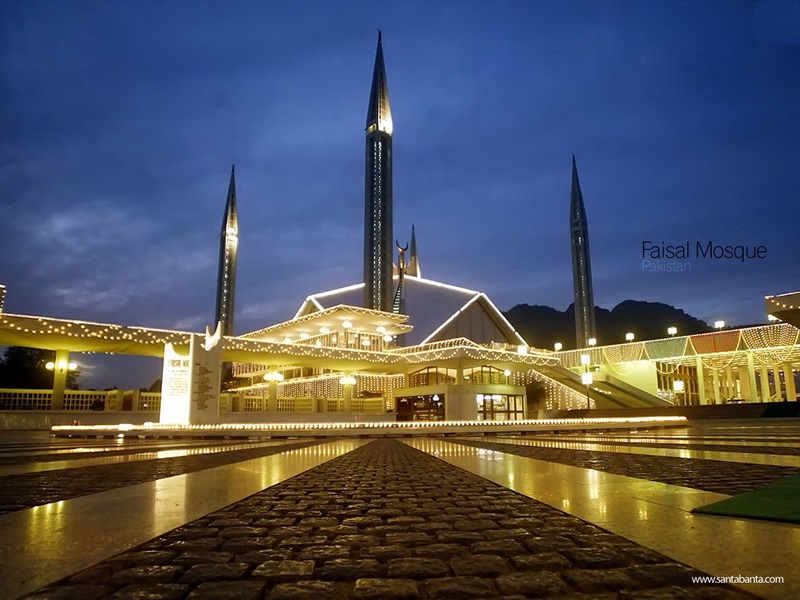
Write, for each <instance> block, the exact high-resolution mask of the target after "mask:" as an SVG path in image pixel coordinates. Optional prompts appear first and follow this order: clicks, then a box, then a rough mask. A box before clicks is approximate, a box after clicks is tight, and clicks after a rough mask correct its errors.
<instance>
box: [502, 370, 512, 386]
mask: <svg viewBox="0 0 800 600" xmlns="http://www.w3.org/2000/svg"><path fill="white" fill-rule="evenodd" d="M503 375H505V376H506V385H508V378H509V377H510V376H511V369H506V370H505V371H503Z"/></svg>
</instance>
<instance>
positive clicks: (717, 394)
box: [711, 369, 721, 404]
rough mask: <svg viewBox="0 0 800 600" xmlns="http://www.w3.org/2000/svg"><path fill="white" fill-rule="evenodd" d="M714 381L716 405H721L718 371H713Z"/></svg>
mask: <svg viewBox="0 0 800 600" xmlns="http://www.w3.org/2000/svg"><path fill="white" fill-rule="evenodd" d="M711 375H712V381H713V382H714V404H720V403H721V400H720V397H719V373H718V372H717V370H716V369H711Z"/></svg>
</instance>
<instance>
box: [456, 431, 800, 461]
mask: <svg viewBox="0 0 800 600" xmlns="http://www.w3.org/2000/svg"><path fill="white" fill-rule="evenodd" d="M454 439H465V440H469V439H471V440H473V441H475V440H477V441H487V442H495V443H501V444H515V445H518V446H534V447H538V448H560V449H563V450H590V451H595V452H615V453H619V454H641V455H648V456H669V457H675V458H694V459H701V460H721V461H728V462H739V463H751V464H758V465H777V466H781V467H800V456H792V455H776V454H759V453H755V452H725V451H717V450H690V449H686V448H664V447H646V446H635V445H617V444H610V443H607V442H608V440H603V439H602V438H600V440H601V441H602V442H606V443H592V442H583V441H578V439H576V438H571V439H570V440H558V441H556V440H550V439H541V438H540V437H538V436H536V437H528V436H524V437H522V436H514V437H512V436H481V437H460V438H454ZM581 439H597V438H592V437H591V436H586V438H581Z"/></svg>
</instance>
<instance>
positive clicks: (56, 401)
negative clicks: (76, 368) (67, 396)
mask: <svg viewBox="0 0 800 600" xmlns="http://www.w3.org/2000/svg"><path fill="white" fill-rule="evenodd" d="M68 372H69V351H68V350H56V360H55V365H54V366H53V399H52V401H51V403H50V410H64V390H65V389H66V387H67V373H68Z"/></svg>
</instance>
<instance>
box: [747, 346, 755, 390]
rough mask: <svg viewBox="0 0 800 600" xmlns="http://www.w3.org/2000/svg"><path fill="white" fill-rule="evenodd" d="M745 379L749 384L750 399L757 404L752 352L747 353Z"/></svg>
mask: <svg viewBox="0 0 800 600" xmlns="http://www.w3.org/2000/svg"><path fill="white" fill-rule="evenodd" d="M747 379H748V383H749V384H750V390H749V391H750V396H749V397H750V399H751V400H752V401H753V402H758V390H757V389H756V364H755V361H754V360H753V351H752V350H751V351H749V352H748V353H747Z"/></svg>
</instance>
